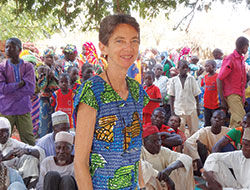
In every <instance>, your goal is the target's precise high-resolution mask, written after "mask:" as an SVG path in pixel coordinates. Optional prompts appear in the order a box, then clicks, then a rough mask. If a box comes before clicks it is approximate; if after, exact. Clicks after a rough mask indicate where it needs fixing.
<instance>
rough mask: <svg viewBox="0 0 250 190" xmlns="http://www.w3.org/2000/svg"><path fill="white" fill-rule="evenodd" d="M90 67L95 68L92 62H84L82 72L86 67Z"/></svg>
mask: <svg viewBox="0 0 250 190" xmlns="http://www.w3.org/2000/svg"><path fill="white" fill-rule="evenodd" d="M89 67H91V68H93V69H94V67H93V65H91V64H89V63H84V64H83V65H82V67H81V72H83V71H84V70H85V69H87V68H89Z"/></svg>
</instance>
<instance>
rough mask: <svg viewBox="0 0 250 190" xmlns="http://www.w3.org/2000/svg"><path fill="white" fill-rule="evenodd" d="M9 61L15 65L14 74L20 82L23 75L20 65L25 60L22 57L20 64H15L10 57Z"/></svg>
mask: <svg viewBox="0 0 250 190" xmlns="http://www.w3.org/2000/svg"><path fill="white" fill-rule="evenodd" d="M8 62H9V63H10V65H11V66H12V67H13V69H14V76H15V79H16V82H20V81H21V76H20V65H21V64H22V63H23V60H22V59H20V61H19V63H18V64H13V63H11V61H10V59H8Z"/></svg>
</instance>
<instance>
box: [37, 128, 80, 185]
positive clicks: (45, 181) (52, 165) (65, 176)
mask: <svg viewBox="0 0 250 190" xmlns="http://www.w3.org/2000/svg"><path fill="white" fill-rule="evenodd" d="M73 142H74V136H73V135H72V134H70V133H68V132H66V131H61V132H59V133H57V134H56V136H55V145H56V156H49V157H47V158H45V159H44V160H43V162H42V164H41V169H40V177H39V181H38V183H37V187H36V189H37V190H43V189H46V190H76V189H77V185H76V181H75V179H74V164H73V159H74V156H72V155H71V152H72V151H73Z"/></svg>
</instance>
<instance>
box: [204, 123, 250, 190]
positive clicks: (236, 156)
mask: <svg viewBox="0 0 250 190" xmlns="http://www.w3.org/2000/svg"><path fill="white" fill-rule="evenodd" d="M203 175H204V177H205V179H206V180H207V182H208V188H209V189H216V190H222V189H227V190H229V189H230V190H234V189H237V190H247V189H250V180H249V176H250V129H248V128H247V129H245V132H244V135H243V137H242V150H238V151H233V152H226V153H213V154H211V155H209V156H208V158H207V160H206V162H205V165H204V172H203Z"/></svg>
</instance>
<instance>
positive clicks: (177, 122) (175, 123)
mask: <svg viewBox="0 0 250 190" xmlns="http://www.w3.org/2000/svg"><path fill="white" fill-rule="evenodd" d="M168 126H169V127H171V128H172V129H174V131H175V133H176V134H178V135H180V137H181V140H182V145H179V146H175V147H173V150H174V151H176V152H181V153H182V150H183V145H184V143H185V141H186V140H187V137H186V135H185V134H184V133H183V132H182V131H181V130H180V129H179V127H180V126H181V118H180V117H179V116H177V115H172V116H170V118H169V120H168Z"/></svg>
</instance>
